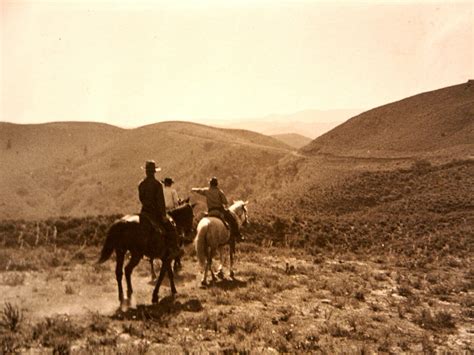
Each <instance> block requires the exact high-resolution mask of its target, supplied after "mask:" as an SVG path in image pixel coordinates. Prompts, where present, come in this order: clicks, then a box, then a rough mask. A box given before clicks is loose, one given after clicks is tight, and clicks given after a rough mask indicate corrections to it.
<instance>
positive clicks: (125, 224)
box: [98, 203, 194, 304]
mask: <svg viewBox="0 0 474 355" xmlns="http://www.w3.org/2000/svg"><path fill="white" fill-rule="evenodd" d="M169 214H170V215H171V217H172V218H173V220H174V221H175V222H176V224H178V223H179V225H180V228H182V230H183V231H184V232H185V233H190V232H192V230H193V220H194V213H193V206H192V205H190V204H189V203H186V204H184V205H182V206H180V207H178V208H176V209H175V210H173V211H170V212H169ZM150 228H151V226H147V225H146V224H142V223H140V219H139V216H138V215H127V216H124V217H122V218H121V219H118V220H116V221H115V222H114V223H112V225H111V226H110V228H109V230H108V232H107V237H106V240H105V243H104V246H103V247H102V252H101V255H100V258H99V260H98V263H103V262H105V261H106V260H108V259H109V258H110V256H111V255H112V253H113V252H114V251H115V255H116V259H117V260H116V266H115V275H116V277H117V285H118V295H119V301H120V304H123V302H124V297H123V288H122V276H123V264H124V260H125V254H126V253H127V251H129V252H130V254H131V259H130V261H129V262H128V264H127V266H126V267H125V279H126V281H127V298H128V300H130V299H131V296H132V294H133V288H132V280H131V275H132V271H133V269H134V268H135V266H137V265H138V263H139V262H140V260H141V259H142V258H143V256H147V257H148V258H151V259H154V258H159V259H161V261H162V267H161V270H160V275H159V277H158V280H157V281H156V285H155V288H154V290H153V295H152V303H157V302H158V292H159V289H160V285H161V282H162V281H163V279H164V277H165V273H168V278H169V280H170V288H171V292H172V294H175V293H176V292H177V291H176V287H175V284H174V275H173V269H172V268H171V261H172V260H170V259H169V258H168V246H167V245H168V243H167V241H166V239H165V238H166V237H165V236H164V235H160V236H159V238H158V242H156V243H155V242H154V243H153V244H151V243H150V239H151V238H155V237H153V235H152V234H153V231H152V230H151V229H150ZM155 239H156V238H155ZM151 245H152V246H153V247H152V248H151V247H150V246H151Z"/></svg>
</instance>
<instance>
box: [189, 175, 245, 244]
mask: <svg viewBox="0 0 474 355" xmlns="http://www.w3.org/2000/svg"><path fill="white" fill-rule="evenodd" d="M218 185H219V182H218V180H217V178H216V177H213V178H211V180H209V187H204V188H197V187H193V188H192V189H191V191H193V192H196V193H198V194H200V195H203V196H205V197H206V202H207V209H208V215H209V216H211V217H217V218H219V219H220V220H221V221H222V222H223V223H224V225H225V226H226V227H230V228H229V229H230V239H231V242H232V243H234V242H235V241H241V240H242V239H243V238H242V235H241V234H240V231H239V225H238V223H237V221H236V219H235V216H234V215H233V214H232V213H231V212H230V211H229V210H228V209H227V206H228V204H229V202H228V201H227V198H226V197H225V194H224V192H223V191H222V190H221V189H220V188H219V187H218Z"/></svg>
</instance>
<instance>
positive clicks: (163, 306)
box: [111, 296, 203, 321]
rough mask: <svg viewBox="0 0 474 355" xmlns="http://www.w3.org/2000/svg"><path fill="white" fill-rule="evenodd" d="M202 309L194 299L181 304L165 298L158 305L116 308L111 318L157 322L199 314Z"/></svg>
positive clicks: (170, 297) (199, 302)
mask: <svg viewBox="0 0 474 355" xmlns="http://www.w3.org/2000/svg"><path fill="white" fill-rule="evenodd" d="M202 309H203V307H202V304H201V301H199V300H198V299H196V298H194V299H190V300H187V301H186V302H184V303H181V302H180V301H178V300H176V298H175V297H173V296H167V297H163V298H162V299H161V300H160V302H159V303H158V304H153V305H144V304H139V305H137V307H136V308H129V309H127V310H125V311H123V310H122V309H121V308H118V309H117V310H116V311H115V313H114V314H113V315H112V317H111V318H112V319H117V320H141V321H144V320H154V321H159V320H161V319H163V318H164V317H167V316H170V315H176V314H178V313H180V312H200V311H202Z"/></svg>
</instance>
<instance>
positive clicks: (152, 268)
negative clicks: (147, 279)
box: [150, 258, 156, 281]
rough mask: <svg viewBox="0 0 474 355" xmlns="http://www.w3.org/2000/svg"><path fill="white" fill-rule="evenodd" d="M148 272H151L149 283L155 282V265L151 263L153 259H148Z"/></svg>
mask: <svg viewBox="0 0 474 355" xmlns="http://www.w3.org/2000/svg"><path fill="white" fill-rule="evenodd" d="M150 271H151V281H155V280H156V272H155V264H154V263H153V258H151V259H150Z"/></svg>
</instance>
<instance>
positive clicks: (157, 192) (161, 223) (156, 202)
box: [138, 160, 183, 259]
mask: <svg viewBox="0 0 474 355" xmlns="http://www.w3.org/2000/svg"><path fill="white" fill-rule="evenodd" d="M160 170H161V169H160V168H157V167H156V164H155V162H154V161H153V160H149V161H147V162H146V163H145V171H146V177H145V178H144V179H143V181H142V182H140V185H138V193H139V198H140V202H141V203H142V209H141V211H140V223H141V224H142V225H144V226H146V225H147V224H148V228H149V226H150V225H151V226H152V232H151V234H152V235H153V237H152V238H151V239H150V247H151V250H154V249H155V248H154V247H153V246H154V244H157V239H158V238H159V233H160V232H161V233H163V232H164V234H165V237H166V239H167V241H168V247H169V255H168V258H169V259H175V258H177V257H180V256H182V255H183V251H182V250H181V249H179V247H178V240H177V239H178V235H177V232H176V227H175V225H174V223H173V222H172V221H171V220H170V217H168V215H167V214H166V208H165V198H164V194H163V185H162V184H161V182H159V181H158V180H156V179H155V172H157V171H160ZM145 228H147V227H145Z"/></svg>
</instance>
